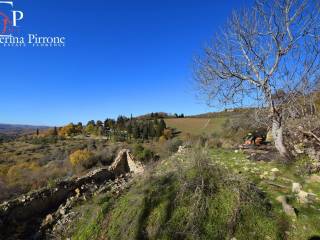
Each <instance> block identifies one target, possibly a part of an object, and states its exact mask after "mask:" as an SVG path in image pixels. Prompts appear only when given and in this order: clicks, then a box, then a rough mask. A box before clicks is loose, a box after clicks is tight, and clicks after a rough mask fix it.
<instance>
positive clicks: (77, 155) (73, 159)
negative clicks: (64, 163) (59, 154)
mask: <svg viewBox="0 0 320 240" xmlns="http://www.w3.org/2000/svg"><path fill="white" fill-rule="evenodd" d="M93 156H94V154H93V153H92V152H90V151H89V150H87V149H84V150H77V151H75V152H73V153H71V154H70V156H69V160H70V163H71V164H72V166H79V165H81V166H84V167H86V166H87V165H90V162H91V159H92V158H93Z"/></svg>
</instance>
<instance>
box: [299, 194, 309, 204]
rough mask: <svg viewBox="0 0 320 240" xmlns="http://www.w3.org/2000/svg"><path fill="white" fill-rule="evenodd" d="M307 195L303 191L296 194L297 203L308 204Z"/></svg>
mask: <svg viewBox="0 0 320 240" xmlns="http://www.w3.org/2000/svg"><path fill="white" fill-rule="evenodd" d="M308 195H309V193H307V192H305V191H300V192H298V194H297V198H298V202H299V203H302V204H305V203H308V202H309V200H308Z"/></svg>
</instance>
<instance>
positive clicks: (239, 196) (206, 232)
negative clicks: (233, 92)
mask: <svg viewBox="0 0 320 240" xmlns="http://www.w3.org/2000/svg"><path fill="white" fill-rule="evenodd" d="M209 161H210V160H209V156H208V154H207V153H206V152H204V151H202V150H197V151H195V152H189V153H178V154H176V155H174V156H172V157H170V158H169V159H166V160H162V161H161V162H160V163H158V165H157V166H156V167H155V168H153V169H152V171H150V172H149V174H145V175H144V176H140V177H137V178H136V180H135V181H134V182H133V183H132V184H131V186H130V188H129V189H128V190H126V191H125V192H124V194H122V195H121V196H120V197H119V198H118V199H117V200H115V199H114V197H113V196H110V195H106V196H104V197H103V196H98V197H97V198H99V200H97V201H93V202H94V203H93V205H91V206H90V208H91V209H95V210H94V211H90V212H87V213H86V215H85V216H84V217H83V218H82V219H80V220H79V222H78V223H76V224H77V225H79V226H83V227H79V228H77V231H75V232H74V233H73V234H72V236H73V237H72V239H112V240H117V239H121V240H125V239H128V240H129V239H130V240H133V239H139V240H140V239H231V238H233V237H235V238H236V239H238V240H239V239H279V238H280V237H281V236H282V235H283V234H284V233H283V231H282V229H281V227H279V224H277V223H278V220H277V218H276V217H275V215H274V214H273V212H272V210H271V209H270V205H269V204H268V202H267V200H266V199H265V198H264V197H263V194H262V193H261V192H260V191H259V190H258V189H257V188H255V187H254V186H253V185H251V184H249V183H248V182H247V181H246V180H245V179H243V178H241V177H240V176H239V175H234V174H230V173H229V172H228V171H227V170H224V169H223V168H221V167H219V166H217V165H215V164H213V163H209ZM92 206H95V207H92ZM97 209H98V210H97ZM99 209H100V210H99ZM97 212H98V213H99V214H97ZM84 226H85V227H84ZM280 226H281V225H280Z"/></svg>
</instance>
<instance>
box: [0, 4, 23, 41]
mask: <svg viewBox="0 0 320 240" xmlns="http://www.w3.org/2000/svg"><path fill="white" fill-rule="evenodd" d="M0 4H7V5H10V6H11V7H12V8H13V1H0ZM11 14H12V18H10V17H9V16H8V15H7V14H5V13H3V12H0V31H1V34H4V35H8V34H11V33H12V32H14V27H17V23H18V21H21V20H22V19H23V17H24V14H23V12H22V11H15V10H14V11H11Z"/></svg>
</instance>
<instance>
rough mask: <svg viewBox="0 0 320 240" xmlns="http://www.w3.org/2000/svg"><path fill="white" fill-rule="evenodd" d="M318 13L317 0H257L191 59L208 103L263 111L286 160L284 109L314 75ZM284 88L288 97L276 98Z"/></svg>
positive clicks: (234, 15)
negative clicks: (248, 107)
mask: <svg viewBox="0 0 320 240" xmlns="http://www.w3.org/2000/svg"><path fill="white" fill-rule="evenodd" d="M319 14H320V12H319V1H318V0H258V1H256V2H255V3H254V4H253V6H252V7H251V8H248V9H244V10H241V11H238V12H233V13H232V15H231V17H230V18H229V20H228V21H227V24H226V25H225V26H224V27H223V28H222V29H221V30H220V31H219V32H218V33H217V34H216V35H215V37H214V38H213V39H212V42H210V43H209V44H208V45H207V46H206V47H205V48H204V52H203V54H201V55H200V56H198V57H197V58H196V59H195V69H194V71H195V72H194V73H195V74H194V75H195V79H196V83H197V86H199V91H200V93H201V94H204V95H205V96H206V98H207V101H208V103H209V104H215V103H219V104H221V103H224V104H227V105H228V104H229V105H234V104H237V103H250V104H253V105H254V106H255V107H256V108H258V107H259V108H261V109H264V111H265V110H266V109H267V112H268V113H267V116H268V118H269V119H270V121H269V122H270V128H272V133H273V138H274V140H275V146H276V148H277V149H278V151H279V152H280V154H281V155H282V156H284V157H286V158H290V153H289V151H288V150H287V147H286V146H285V143H284V139H283V130H284V126H285V123H286V120H285V118H284V109H285V108H286V107H287V106H288V103H290V104H294V100H292V99H294V97H297V94H291V93H292V92H293V91H296V92H298V89H300V88H302V87H304V86H305V84H306V83H307V85H309V86H311V85H312V84H314V83H315V82H316V81H317V80H318V79H319V70H320V62H319V57H320V55H319V54H320V45H319V44H320V42H319V32H320V16H319ZM283 92H285V93H289V92H290V94H285V96H287V97H290V98H291V100H290V101H288V99H287V97H282V98H281V99H282V100H281V101H277V100H276V99H277V98H276V97H275V96H276V95H277V94H278V93H283ZM265 112H266V111H265Z"/></svg>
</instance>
